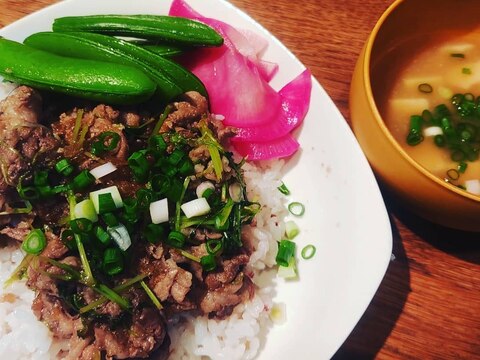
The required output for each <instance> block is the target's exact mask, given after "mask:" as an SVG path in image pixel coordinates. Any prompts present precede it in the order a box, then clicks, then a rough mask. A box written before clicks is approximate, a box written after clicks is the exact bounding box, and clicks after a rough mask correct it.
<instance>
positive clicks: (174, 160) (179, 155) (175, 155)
mask: <svg viewBox="0 0 480 360" xmlns="http://www.w3.org/2000/svg"><path fill="white" fill-rule="evenodd" d="M186 155H187V154H185V152H184V151H183V150H180V149H175V150H173V152H172V153H171V154H170V156H169V157H168V162H169V163H170V164H171V165H178V164H179V163H180V161H182V159H183V158H184V157H185V156H186Z"/></svg>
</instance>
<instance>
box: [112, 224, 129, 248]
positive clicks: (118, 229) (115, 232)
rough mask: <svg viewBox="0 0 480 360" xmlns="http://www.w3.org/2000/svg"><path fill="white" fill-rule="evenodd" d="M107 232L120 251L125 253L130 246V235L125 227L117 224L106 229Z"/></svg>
mask: <svg viewBox="0 0 480 360" xmlns="http://www.w3.org/2000/svg"><path fill="white" fill-rule="evenodd" d="M107 231H108V233H109V234H110V236H111V237H112V238H113V240H114V241H115V242H116V243H117V245H118V247H119V248H120V249H121V250H123V251H126V250H127V249H128V248H129V247H130V245H132V240H131V238H130V234H129V233H128V230H127V228H126V227H125V225H123V224H119V225H117V226H115V227H108V228H107Z"/></svg>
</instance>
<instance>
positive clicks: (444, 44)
mask: <svg viewBox="0 0 480 360" xmlns="http://www.w3.org/2000/svg"><path fill="white" fill-rule="evenodd" d="M402 46H405V44H402ZM410 54H411V55H412V56H411V58H410V59H407V61H406V62H405V64H404V65H403V66H402V68H401V71H399V72H397V74H398V76H397V77H396V78H395V79H394V81H393V85H392V87H391V88H390V89H389V91H387V93H386V94H385V99H384V100H382V101H380V104H379V107H380V111H381V112H382V114H383V116H384V118H385V122H386V124H387V126H388V128H389V129H390V131H391V133H392V134H393V136H394V137H395V138H396V140H397V141H398V143H399V144H400V145H401V146H402V147H403V148H404V149H405V150H406V151H407V152H408V153H409V154H410V156H411V157H412V158H413V159H415V160H416V161H417V162H418V163H420V164H421V165H422V166H424V167H425V168H426V169H428V170H429V171H430V172H432V173H433V174H435V175H436V176H438V177H440V178H442V179H445V180H446V181H449V182H451V183H453V184H455V185H458V186H460V187H466V188H468V191H470V192H473V193H478V194H480V181H477V183H478V184H479V186H477V187H478V191H477V190H476V189H475V188H472V187H471V185H472V183H474V182H475V181H471V180H477V179H480V160H479V159H478V152H479V150H480V106H479V109H478V114H479V115H476V114H475V115H469V116H460V115H459V114H458V111H457V110H456V107H457V106H454V105H453V104H452V97H454V96H455V95H456V94H461V95H457V99H458V98H460V99H463V96H464V95H465V94H469V95H467V99H468V98H469V97H471V95H473V101H472V104H476V97H477V96H480V28H478V29H476V30H475V31H472V32H469V33H467V34H456V35H449V36H448V37H447V36H440V38H438V37H437V38H436V39H435V41H434V42H432V43H431V44H430V45H427V46H425V47H423V48H421V49H418V47H412V51H411V53H410ZM470 94H471V95H470ZM440 104H445V105H446V106H447V107H448V109H449V110H450V112H451V115H450V116H449V120H450V122H451V124H452V125H453V126H456V125H458V124H459V123H460V122H461V123H465V124H468V125H466V126H467V128H468V129H469V130H470V135H469V134H467V135H465V136H466V139H463V138H461V139H460V143H459V142H458V141H457V142H456V145H458V148H461V149H465V147H463V145H464V144H463V142H465V141H467V142H468V148H470V149H471V151H470V152H468V151H464V152H463V153H462V152H461V151H460V152H455V149H456V147H455V146H452V144H451V143H449V142H448V141H446V142H445V141H444V145H443V146H438V145H437V144H438V143H442V141H441V139H438V138H439V137H443V139H444V140H445V139H447V135H446V134H445V130H446V128H445V127H448V123H445V122H443V123H442V116H440V115H438V112H436V111H435V108H436V107H437V106H438V105H440ZM424 110H429V111H430V112H431V114H432V115H433V117H434V118H436V119H434V120H433V121H429V120H428V119H429V114H428V113H425V112H424ZM472 111H473V112H475V111H476V108H475V109H473V110H472ZM422 113H423V121H422V127H421V132H420V137H421V138H423V141H421V142H420V143H419V144H417V145H414V146H413V145H409V144H408V142H407V136H408V135H409V133H410V132H411V116H412V115H419V116H422ZM425 119H427V121H425ZM433 127H435V129H431V128H433ZM429 128H430V129H429ZM477 128H478V131H477ZM427 129H428V130H427ZM437 135H441V136H437ZM436 137H437V138H436ZM457 140H458V139H457ZM436 142H437V144H436ZM454 153H455V154H454ZM467 153H468V154H467Z"/></svg>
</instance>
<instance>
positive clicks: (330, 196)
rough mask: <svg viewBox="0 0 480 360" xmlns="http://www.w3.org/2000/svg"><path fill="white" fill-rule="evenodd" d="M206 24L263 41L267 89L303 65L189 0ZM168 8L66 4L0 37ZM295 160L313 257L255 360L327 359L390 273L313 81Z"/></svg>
mask: <svg viewBox="0 0 480 360" xmlns="http://www.w3.org/2000/svg"><path fill="white" fill-rule="evenodd" d="M189 3H190V4H191V5H192V6H193V7H194V8H195V9H196V10H198V11H199V12H201V13H202V14H203V15H206V16H209V17H214V18H217V19H220V20H223V21H226V22H228V23H230V24H231V25H234V26H237V27H240V28H248V29H251V30H254V31H256V32H258V33H260V34H262V35H263V36H265V37H266V38H267V39H268V40H269V42H270V46H269V48H268V50H267V52H266V53H265V59H266V60H270V61H275V62H277V63H279V64H280V71H279V73H278V75H277V76H276V77H275V78H274V79H273V81H272V85H273V86H274V87H275V88H277V89H279V88H280V87H281V86H282V85H284V84H285V83H286V82H288V81H289V80H291V79H292V78H293V77H294V76H296V75H297V74H299V73H300V72H301V71H302V70H303V68H304V66H303V65H302V64H301V63H300V62H299V61H298V60H297V59H296V58H295V57H294V56H293V54H292V53H290V51H288V50H287V49H286V48H285V47H284V46H283V45H282V44H281V43H280V42H279V41H278V40H277V39H276V38H274V37H273V36H272V35H271V34H270V33H269V32H268V31H266V30H265V29H264V28H263V27H261V26H260V25H259V24H257V23H256V22H255V21H254V20H252V19H251V18H250V17H249V16H247V15H246V14H244V13H242V12H241V11H240V10H238V9H237V8H235V7H233V6H232V5H231V4H229V3H227V2H225V1H222V0H190V1H189ZM169 4H170V1H158V0H157V1H152V0H135V1H131V0H101V1H98V0H68V1H64V2H61V3H58V4H56V5H53V6H50V7H48V8H46V9H44V10H42V11H40V12H37V13H35V14H32V15H29V16H27V17H25V18H23V19H21V20H19V21H17V22H16V23H14V24H12V25H9V26H8V27H6V28H4V29H2V30H1V31H0V35H1V36H4V37H6V38H9V39H13V40H18V41H21V40H23V39H24V38H25V37H26V36H28V35H30V34H31V33H33V32H37V31H45V30H50V27H51V23H52V21H53V19H54V18H56V17H60V16H66V15H83V14H99V13H124V14H132V13H153V14H166V13H167V11H168V8H169ZM297 133H298V135H299V137H298V139H299V141H300V144H301V147H302V149H301V151H300V152H298V153H297V154H296V155H295V156H294V158H292V159H291V160H290V161H289V166H288V167H289V170H288V171H287V173H286V175H285V183H286V184H287V185H288V187H289V188H290V190H291V192H292V195H291V198H292V200H296V201H300V202H303V203H304V204H305V206H306V213H305V216H304V217H303V218H302V219H301V220H299V221H298V222H299V223H300V225H301V235H300V236H299V242H300V246H303V245H305V244H307V243H313V244H315V245H316V247H317V253H316V255H315V257H314V258H313V259H311V260H309V261H306V260H301V261H300V264H299V271H300V277H301V280H300V281H299V282H288V283H285V282H281V283H279V285H278V289H277V298H276V299H275V300H276V301H278V302H285V303H286V305H287V317H288V321H287V323H286V324H285V325H282V326H275V327H273V328H272V329H271V330H270V331H269V333H268V337H267V340H266V344H265V347H264V348H263V350H262V352H261V354H260V355H259V358H260V359H262V360H263V359H276V360H283V359H284V360H287V359H288V360H290V359H302V360H307V359H315V360H317V359H328V358H330V357H331V356H333V354H334V353H335V352H336V350H337V349H338V348H339V347H340V345H341V344H342V343H343V342H344V341H345V339H346V338H347V336H348V335H349V334H350V332H351V331H352V329H353V327H354V326H355V324H356V323H357V322H358V320H359V319H360V317H361V315H362V314H363V312H364V311H365V309H366V307H367V306H368V304H369V303H370V301H371V299H372V297H373V295H374V294H375V292H376V290H377V288H378V286H379V284H380V282H381V280H382V278H383V276H384V274H385V271H386V268H387V266H388V262H389V260H390V254H391V250H392V235H391V228H390V223H389V219H388V215H387V212H386V210H385V206H384V203H383V200H382V197H381V194H380V192H379V189H378V186H377V183H376V181H375V178H374V176H373V174H372V172H371V169H370V167H369V165H368V163H367V161H366V160H365V157H364V155H363V153H362V151H361V150H360V147H359V146H358V144H357V142H356V140H355V138H354V136H353V135H352V132H351V131H350V128H349V127H348V125H347V123H346V122H345V119H344V118H343V117H342V116H341V114H340V112H339V111H338V110H337V108H336V107H335V105H334V104H333V102H332V101H331V100H330V98H329V97H328V95H327V94H326V93H325V91H324V90H323V88H322V87H321V86H320V84H319V83H318V82H317V81H314V82H313V92H312V100H311V105H310V111H309V113H308V116H307V118H306V119H305V122H304V125H303V126H302V128H301V129H299V130H297Z"/></svg>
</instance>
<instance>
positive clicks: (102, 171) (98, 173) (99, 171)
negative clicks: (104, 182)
mask: <svg viewBox="0 0 480 360" xmlns="http://www.w3.org/2000/svg"><path fill="white" fill-rule="evenodd" d="M116 170H117V167H116V166H115V165H113V164H112V163H111V162H107V163H105V164H103V165H100V166H97V167H96V168H93V169H92V170H90V174H92V175H93V176H94V177H95V179H97V180H98V179H101V178H102V177H104V176H107V175H109V174H111V173H113V172H114V171H116Z"/></svg>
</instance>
